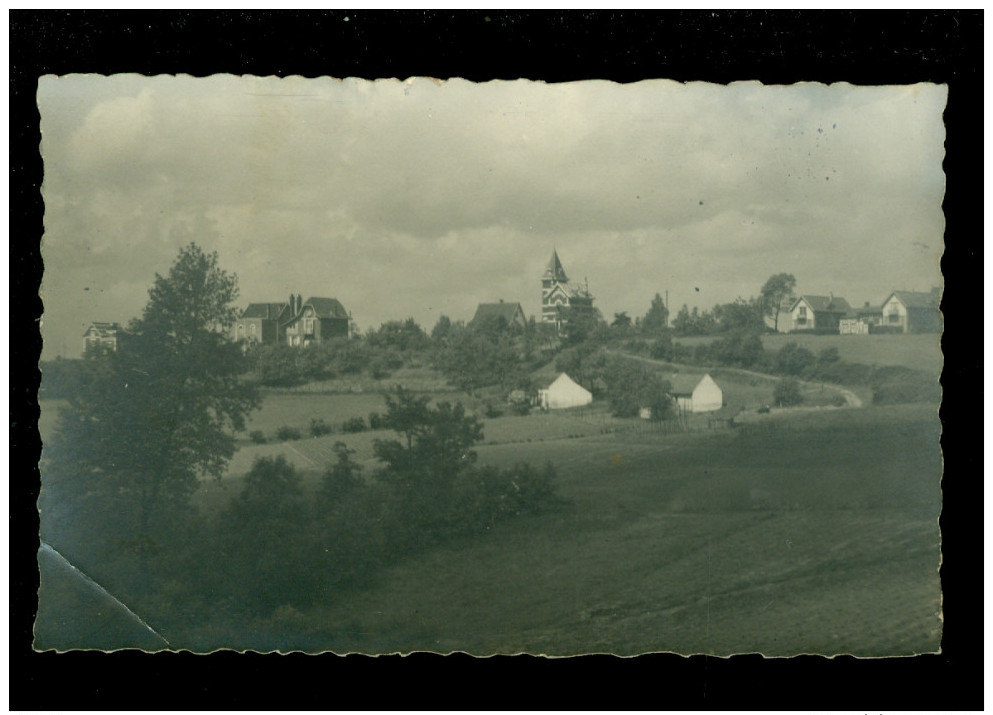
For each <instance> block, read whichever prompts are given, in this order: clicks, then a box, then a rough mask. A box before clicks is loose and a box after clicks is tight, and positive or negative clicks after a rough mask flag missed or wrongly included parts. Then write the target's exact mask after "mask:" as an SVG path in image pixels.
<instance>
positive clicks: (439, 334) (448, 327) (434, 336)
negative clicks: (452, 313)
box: [431, 315, 452, 344]
mask: <svg viewBox="0 0 993 715" xmlns="http://www.w3.org/2000/svg"><path fill="white" fill-rule="evenodd" d="M450 332H452V319H451V318H449V317H448V316H447V315H442V316H441V317H439V318H438V322H437V323H435V324H434V327H433V328H431V341H432V342H434V343H437V344H442V343H444V342H445V340H446V339H447V338H448V334H449V333H450Z"/></svg>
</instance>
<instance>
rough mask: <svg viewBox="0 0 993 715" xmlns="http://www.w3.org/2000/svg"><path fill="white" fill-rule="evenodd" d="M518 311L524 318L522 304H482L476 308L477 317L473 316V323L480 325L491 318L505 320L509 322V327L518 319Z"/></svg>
mask: <svg viewBox="0 0 993 715" xmlns="http://www.w3.org/2000/svg"><path fill="white" fill-rule="evenodd" d="M518 311H520V313H521V317H522V318H523V317H524V309H523V308H521V304H520V303H503V302H500V303H480V304H479V306H478V307H477V308H476V315H475V316H473V318H472V321H471V322H473V323H479V322H480V321H484V320H489V319H490V318H503V319H504V320H505V321H507V325H510V324H511V323H513V322H514V318H516V317H517V313H518Z"/></svg>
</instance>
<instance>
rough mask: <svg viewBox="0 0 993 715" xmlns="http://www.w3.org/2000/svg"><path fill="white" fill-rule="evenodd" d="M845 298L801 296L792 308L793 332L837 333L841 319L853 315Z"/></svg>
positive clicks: (832, 295)
mask: <svg viewBox="0 0 993 715" xmlns="http://www.w3.org/2000/svg"><path fill="white" fill-rule="evenodd" d="M851 310H852V309H851V306H849V305H848V301H846V300H845V299H844V298H836V297H835V296H834V294H833V293H832V294H831V295H801V296H800V297H799V298H797V299H796V301H794V303H793V306H792V307H791V308H790V318H791V320H792V323H793V332H799V331H802V330H816V331H818V332H831V331H834V332H837V331H838V329H839V325H840V323H841V319H842V318H844V317H845V316H846V315H848V314H849V313H851Z"/></svg>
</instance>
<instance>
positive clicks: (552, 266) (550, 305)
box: [541, 250, 596, 333]
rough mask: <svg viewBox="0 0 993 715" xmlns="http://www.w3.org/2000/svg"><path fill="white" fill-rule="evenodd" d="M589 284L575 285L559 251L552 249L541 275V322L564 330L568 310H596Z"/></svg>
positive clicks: (560, 330) (559, 330) (558, 329)
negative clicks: (567, 272) (560, 257)
mask: <svg viewBox="0 0 993 715" xmlns="http://www.w3.org/2000/svg"><path fill="white" fill-rule="evenodd" d="M593 300H594V298H593V295H592V294H591V293H590V291H589V286H588V285H587V284H586V283H585V282H584V284H583V285H582V286H577V285H573V284H571V283H570V282H569V277H568V276H567V275H566V274H565V269H564V268H562V262H561V261H560V260H559V254H558V252H557V251H555V250H553V251H552V257H551V258H550V259H549V261H548V266H547V267H546V268H545V273H544V274H543V275H542V277H541V324H542V325H554V326H555V328H556V330H557V331H558V332H560V333H561V332H562V331H563V328H564V326H565V325H566V323H567V322H568V317H567V315H568V310H569V309H570V308H571V309H573V310H581V311H589V312H591V313H593V312H595V311H596V309H595V308H594V307H593Z"/></svg>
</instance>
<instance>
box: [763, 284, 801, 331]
mask: <svg viewBox="0 0 993 715" xmlns="http://www.w3.org/2000/svg"><path fill="white" fill-rule="evenodd" d="M795 290H796V278H795V277H794V276H793V275H792V274H790V273H776V274H775V275H773V276H770V277H769V280H767V281H766V282H765V283H764V284H763V286H762V288H761V290H759V300H760V302H761V306H762V314H763V315H767V316H769V317H770V318H772V319H773V327H774V329H775V330H777V331H778V330H779V313H780V309H781V306H782V304H783V301H785V300H786V299H788V298H793V297H794V295H795Z"/></svg>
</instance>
